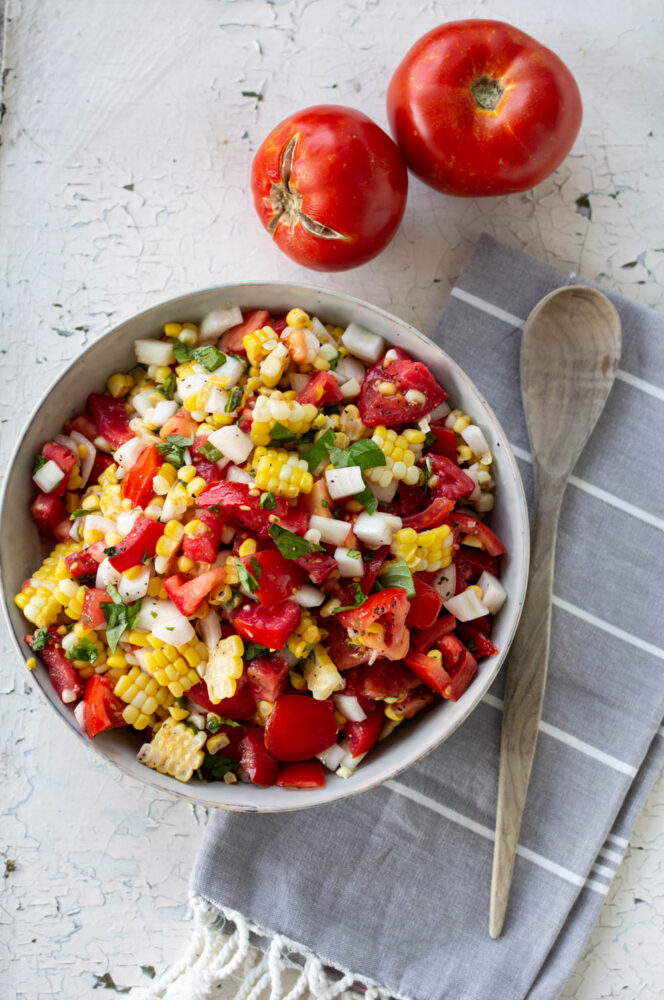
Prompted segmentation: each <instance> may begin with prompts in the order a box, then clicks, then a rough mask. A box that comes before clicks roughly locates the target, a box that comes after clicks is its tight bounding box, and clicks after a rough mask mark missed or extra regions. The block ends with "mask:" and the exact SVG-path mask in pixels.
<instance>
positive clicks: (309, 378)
mask: <svg viewBox="0 0 664 1000" xmlns="http://www.w3.org/2000/svg"><path fill="white" fill-rule="evenodd" d="M135 353H136V365H135V367H134V368H132V369H131V370H130V371H128V372H117V373H115V374H112V375H111V376H110V378H109V379H108V382H107V384H106V388H105V391H104V392H93V393H91V394H90V396H89V397H88V401H87V407H86V410H85V412H82V413H79V414H77V415H76V416H74V417H72V418H71V419H70V420H68V421H67V422H66V424H65V426H64V428H63V431H62V433H61V434H56V435H55V436H54V437H53V439H52V440H50V441H48V442H46V443H45V444H44V446H43V448H42V449H41V452H40V454H39V455H37V456H36V457H35V463H34V471H33V480H34V483H35V485H36V487H37V489H38V491H39V492H38V495H37V497H36V499H35V501H34V503H33V504H32V508H31V511H32V515H33V517H34V520H35V522H36V525H37V527H38V529H39V532H40V534H41V535H42V536H43V537H44V539H46V540H47V541H48V543H49V544H48V547H49V548H50V551H49V552H48V554H47V555H46V557H45V559H44V561H43V563H42V565H41V566H40V567H39V568H37V569H35V571H34V573H33V574H32V576H31V577H30V578H29V579H27V580H25V582H24V584H23V587H22V589H21V592H20V593H19V594H17V595H16V598H15V600H16V604H17V605H18V606H19V607H20V608H21V609H22V611H23V614H24V615H25V617H26V619H27V620H28V621H29V622H30V624H31V626H32V629H33V631H32V632H31V633H30V634H29V635H28V636H27V637H26V640H27V642H28V643H29V645H30V646H31V647H32V651H33V653H34V654H35V657H36V656H38V657H40V659H41V660H42V661H43V664H44V666H45V668H46V670H47V671H48V674H49V677H50V680H51V682H52V684H53V687H54V688H55V690H56V692H57V694H58V695H59V697H60V699H61V700H62V702H64V704H66V705H68V706H70V708H71V709H72V711H73V712H74V715H75V718H76V721H77V723H78V724H79V725H80V727H81V728H82V729H83V730H84V731H85V732H86V733H87V734H88V736H89V737H90V738H91V739H96V738H98V737H99V735H100V734H101V733H103V732H105V731H106V730H110V729H113V728H116V727H131V728H133V729H134V730H136V731H137V734H138V736H137V742H138V744H139V749H138V760H139V761H141V762H142V763H144V764H145V765H146V766H148V767H151V768H155V769H156V770H158V771H160V772H161V773H163V774H167V775H171V776H172V777H173V778H176V779H177V780H179V781H189V780H190V779H192V777H196V778H198V779H203V780H208V781H217V780H223V781H225V782H227V783H233V782H235V781H237V780H238V778H239V779H240V780H244V781H252V782H255V783H256V784H259V785H264V786H267V785H272V784H275V783H276V784H278V785H281V786H284V787H298V788H309V787H311V788H315V787H320V786H322V785H323V784H324V783H325V773H326V769H329V770H331V771H333V772H335V773H336V774H337V775H339V776H341V777H348V776H349V775H351V774H352V772H353V771H354V769H355V768H356V767H357V765H358V764H359V762H360V761H361V760H362V758H363V757H364V756H365V755H366V754H367V753H368V752H369V751H370V750H371V749H372V747H374V745H375V744H376V743H377V742H378V741H379V740H381V739H383V738H385V737H386V736H388V735H389V734H390V733H391V732H392V731H393V730H394V729H395V728H396V727H398V726H400V725H402V724H403V723H404V720H407V719H410V718H412V717H413V716H415V715H417V714H418V713H419V712H421V711H423V710H425V709H427V708H428V707H429V706H430V705H432V704H434V703H435V702H438V701H440V699H450V700H452V701H455V700H457V699H458V698H459V697H461V695H462V694H463V692H464V691H465V690H466V688H467V687H468V685H469V684H470V683H471V681H472V680H473V677H474V676H475V674H476V671H477V661H478V660H479V659H481V658H482V657H486V656H491V655H494V654H495V653H496V652H497V650H496V649H495V647H494V646H493V644H492V642H491V638H490V635H491V626H492V621H493V616H494V615H495V614H496V613H497V612H498V611H499V610H500V607H501V605H502V604H503V602H504V600H505V591H504V589H503V587H502V585H501V583H500V579H499V578H500V557H501V555H502V554H503V553H504V551H505V549H504V548H503V546H502V544H501V542H500V541H499V540H498V538H497V537H496V535H495V534H494V533H493V532H492V531H491V529H490V528H489V527H488V526H487V524H486V517H487V515H489V514H490V511H491V510H492V508H493V504H494V494H493V490H494V479H493V475H492V467H493V456H492V454H491V450H490V448H489V445H488V443H487V440H486V438H485V436H484V434H483V432H482V430H481V428H480V427H479V426H477V425H476V424H474V423H473V421H472V419H471V417H470V416H469V415H468V414H465V413H462V412H461V411H460V410H458V409H453V408H451V407H450V405H449V404H448V403H447V401H446V392H445V390H444V389H443V387H442V386H441V385H439V384H438V382H437V381H436V379H435V378H434V377H433V375H432V374H431V372H430V371H429V370H428V368H427V367H426V366H425V365H424V364H422V363H421V362H419V361H415V360H413V359H412V358H411V357H410V356H409V355H408V354H407V353H406V351H404V350H402V349H401V348H398V347H390V346H389V345H388V344H386V343H385V341H384V339H383V338H382V337H381V336H378V335H377V334H375V333H372V332H371V331H369V330H367V329H364V328H363V327H360V326H359V325H357V324H356V323H350V324H349V325H348V326H346V327H345V328H342V327H339V326H335V325H332V324H325V323H323V322H322V321H321V320H320V319H318V318H317V317H315V316H309V315H308V314H307V313H305V312H304V311H303V310H302V309H300V308H297V307H294V308H292V309H291V310H290V311H289V312H288V314H287V315H285V316H281V317H276V316H272V315H271V314H270V312H269V311H268V310H265V309H255V310H252V311H250V312H247V311H244V312H242V311H241V310H240V309H239V308H237V307H233V308H219V309H215V310H214V311H212V312H211V313H209V314H208V315H206V316H205V317H204V318H203V319H202V320H201V322H200V323H198V324H196V323H192V322H184V323H180V322H175V321H174V322H169V323H167V324H166V325H165V327H164V329H163V331H162V332H161V335H160V336H156V337H155V338H154V339H153V338H147V339H142V340H137V341H136V342H135ZM35 663H36V660H35V659H34V658H32V659H31V660H29V661H28V666H29V667H34V666H35ZM103 739H104V737H102V740H103Z"/></svg>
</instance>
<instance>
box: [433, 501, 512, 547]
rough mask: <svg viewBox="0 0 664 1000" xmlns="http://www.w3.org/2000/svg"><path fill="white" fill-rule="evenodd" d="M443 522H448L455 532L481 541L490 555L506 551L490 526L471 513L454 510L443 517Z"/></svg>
mask: <svg viewBox="0 0 664 1000" xmlns="http://www.w3.org/2000/svg"><path fill="white" fill-rule="evenodd" d="M445 523H446V524H449V525H450V527H451V528H452V529H453V530H454V532H455V533H460V534H463V535H473V536H474V537H475V538H477V539H478V540H479V541H480V542H481V543H482V545H483V547H484V549H485V550H486V551H487V552H488V553H489V555H490V556H502V555H504V554H505V552H506V551H507V550H506V548H505V546H504V545H503V543H502V542H501V541H500V539H499V538H498V537H497V536H496V535H494V533H493V531H492V530H491V528H489V527H487V525H486V524H484V522H483V521H479V520H478V519H477V518H476V517H473V516H472V515H471V514H463V513H461V512H460V511H457V510H455V511H453V512H452V513H451V514H450V515H449V516H448V517H446V518H445Z"/></svg>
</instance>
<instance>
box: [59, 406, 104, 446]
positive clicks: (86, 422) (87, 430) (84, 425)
mask: <svg viewBox="0 0 664 1000" xmlns="http://www.w3.org/2000/svg"><path fill="white" fill-rule="evenodd" d="M72 431H78V433H79V434H82V435H83V437H86V438H87V439H88V441H94V439H95V438H96V437H97V434H98V431H97V428H96V427H95V425H94V424H93V422H92V420H90V417H89V416H88V415H87V413H78V414H77V415H76V416H75V417H71V419H70V420H66V421H65V425H64V432H65V434H71V432H72Z"/></svg>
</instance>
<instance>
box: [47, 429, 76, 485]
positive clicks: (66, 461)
mask: <svg viewBox="0 0 664 1000" xmlns="http://www.w3.org/2000/svg"><path fill="white" fill-rule="evenodd" d="M41 453H42V455H43V456H44V458H45V459H47V461H49V462H55V464H56V465H57V467H58V468H59V469H60V471H61V472H62V473H64V476H63V479H62V480H61V482H60V483H59V484H58V485H57V486H56V487H55V489H54V490H51V493H54V494H55V495H56V496H58V497H61V496H63V494H64V492H65V490H66V489H67V480H68V479H69V473H70V472H71V470H72V469H73V468H74V466H75V465H76V456H75V455H74V453H73V452H71V451H70V450H69V448H65V446H64V445H63V444H58V443H57V442H56V441H47V442H46V444H45V445H44V447H43V448H42V450H41Z"/></svg>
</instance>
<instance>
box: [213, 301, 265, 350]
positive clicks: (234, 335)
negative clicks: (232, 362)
mask: <svg viewBox="0 0 664 1000" xmlns="http://www.w3.org/2000/svg"><path fill="white" fill-rule="evenodd" d="M269 320H270V314H269V312H268V310H267V309H254V310H253V312H247V313H242V322H241V323H238V324H237V326H232V327H231V328H230V330H226V333H224V334H222V336H221V340H220V342H219V343H220V348H221V350H222V351H230V352H232V353H234V354H246V353H247V352H246V351H245V349H244V344H243V343H242V340H243V338H244V336H245V334H247V333H254V331H255V330H260V329H261V328H262V327H264V326H267V325H268V324H269V325H270V326H272V324H271V323H269Z"/></svg>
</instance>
